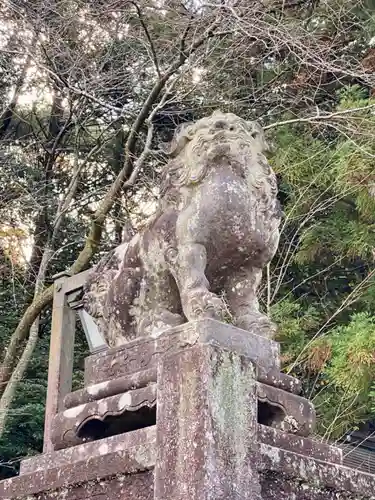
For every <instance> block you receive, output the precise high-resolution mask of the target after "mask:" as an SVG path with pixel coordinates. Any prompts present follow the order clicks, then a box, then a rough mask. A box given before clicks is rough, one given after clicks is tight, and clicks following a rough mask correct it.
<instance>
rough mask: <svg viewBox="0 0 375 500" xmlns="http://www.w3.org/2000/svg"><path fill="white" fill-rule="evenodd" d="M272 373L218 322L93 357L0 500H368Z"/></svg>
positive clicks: (371, 484) (251, 346) (270, 346)
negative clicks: (42, 442)
mask: <svg viewBox="0 0 375 500" xmlns="http://www.w3.org/2000/svg"><path fill="white" fill-rule="evenodd" d="M279 368H280V365H279V351H278V345H277V344H276V343H275V342H273V341H270V340H267V339H264V338H262V337H259V336H257V335H254V334H250V333H248V332H245V331H243V330H240V329H238V328H235V327H233V326H230V325H226V324H222V323H219V322H217V321H213V320H201V321H197V322H194V323H189V324H186V325H182V326H179V327H175V328H172V329H170V330H168V331H165V332H164V333H162V334H161V335H160V336H159V337H157V338H145V339H138V340H136V341H134V342H131V343H130V344H127V345H126V346H122V347H121V348H118V349H113V350H107V351H105V352H101V353H98V354H96V355H93V356H90V357H89V358H88V359H87V360H86V368H85V386H84V388H82V389H81V390H80V391H76V392H74V393H68V394H66V395H65V397H64V399H63V400H62V401H61V404H59V405H58V406H59V407H58V408H57V410H56V411H57V412H56V413H54V414H51V415H49V418H48V422H49V425H50V427H49V432H48V439H49V445H48V451H47V452H46V453H44V454H43V455H40V456H38V457H33V458H30V459H27V460H24V461H23V462H22V464H21V473H20V476H19V477H17V478H12V479H9V480H6V481H2V482H0V499H9V500H11V499H12V500H15V499H19V500H32V499H35V500H36V499H45V500H47V499H68V500H78V499H80V500H84V499H87V500H88V499H97V500H106V499H111V500H112V499H118V500H132V499H134V500H153V499H155V500H270V499H277V500H291V499H293V500H323V499H327V500H334V499H335V500H337V499H350V500H365V499H366V500H370V499H374V498H375V476H372V475H369V474H364V473H360V472H357V471H354V470H351V469H348V468H345V467H343V466H342V457H341V451H340V450H339V449H337V448H335V447H332V446H329V445H327V444H324V443H320V442H317V441H314V440H313V439H310V438H309V435H310V434H311V433H312V431H313V428H314V421H315V412H314V408H313V406H312V405H311V403H310V402H309V401H307V400H306V399H304V398H303V397H301V396H300V395H299V392H300V384H299V382H298V381H297V380H296V379H294V378H293V377H290V376H287V375H284V374H282V373H280V369H279Z"/></svg>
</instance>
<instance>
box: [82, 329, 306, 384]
mask: <svg viewBox="0 0 375 500" xmlns="http://www.w3.org/2000/svg"><path fill="white" fill-rule="evenodd" d="M200 343H201V344H202V343H203V344H204V343H208V344H212V345H218V346H221V347H224V348H227V349H229V350H231V351H235V352H237V353H239V354H243V355H244V356H247V357H249V358H250V359H251V360H252V361H253V362H254V363H255V364H256V365H257V366H259V367H262V368H263V370H262V372H261V373H262V374H263V376H264V377H265V376H266V373H268V372H270V378H269V379H268V380H270V379H272V374H273V376H274V380H275V381H276V382H277V381H280V382H279V383H280V384H287V385H291V382H292V381H295V379H293V378H292V377H288V376H287V375H279V376H278V377H276V371H277V369H278V368H279V367H280V359H279V345H278V344H277V343H276V342H274V341H272V340H270V339H266V338H265V337H261V336H260V335H256V334H254V333H250V332H246V331H244V330H241V329H240V328H236V327H234V326H232V325H227V324H225V323H221V322H219V321H215V320H212V319H202V320H198V321H193V322H190V323H187V324H184V325H181V326H177V327H174V328H170V329H169V330H168V331H166V332H164V333H161V334H160V335H159V336H158V338H156V339H155V338H151V337H147V338H144V339H138V340H135V341H132V342H129V343H128V344H126V345H124V346H121V347H119V348H117V349H110V350H108V351H107V352H101V353H98V354H95V355H93V356H89V357H88V358H86V362H85V386H86V387H87V386H90V385H93V384H98V383H101V382H105V381H107V380H111V379H114V378H116V377H123V376H127V375H129V374H133V373H135V372H137V371H139V370H146V369H147V370H148V369H152V368H154V367H155V366H156V365H157V361H158V359H159V358H160V356H163V355H164V354H165V353H170V352H176V351H179V350H181V349H184V348H188V347H191V346H194V345H197V344H200ZM271 370H272V372H271ZM295 387H296V389H297V388H298V384H297V383H296V384H295ZM297 390H298V389H297ZM292 392H295V391H294V390H293V391H292Z"/></svg>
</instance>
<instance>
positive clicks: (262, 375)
mask: <svg viewBox="0 0 375 500" xmlns="http://www.w3.org/2000/svg"><path fill="white" fill-rule="evenodd" d="M257 380H258V381H259V382H263V383H264V384H266V385H272V387H277V388H279V389H282V390H283V391H287V392H291V393H293V394H300V393H301V391H302V384H301V382H300V381H299V380H298V379H297V378H295V377H291V376H290V375H286V374H285V373H282V372H280V370H279V369H276V368H270V369H267V368H264V367H263V366H262V365H260V364H259V363H258V365H257Z"/></svg>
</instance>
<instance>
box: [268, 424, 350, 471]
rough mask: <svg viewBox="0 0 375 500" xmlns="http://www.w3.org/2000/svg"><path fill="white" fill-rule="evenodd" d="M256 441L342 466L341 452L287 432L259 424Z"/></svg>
mask: <svg viewBox="0 0 375 500" xmlns="http://www.w3.org/2000/svg"><path fill="white" fill-rule="evenodd" d="M258 441H259V442H260V443H264V444H269V445H271V446H273V447H276V448H282V449H284V450H287V451H293V452H294V453H299V454H300V455H306V456H308V457H310V458H317V459H318V460H322V461H323V462H332V463H334V464H342V450H341V449H340V448H337V447H335V446H330V445H328V444H325V443H321V442H319V441H313V440H312V439H308V438H306V437H300V436H295V435H293V434H288V433H287V432H284V431H281V430H278V429H274V428H272V427H266V426H264V425H261V424H259V426H258Z"/></svg>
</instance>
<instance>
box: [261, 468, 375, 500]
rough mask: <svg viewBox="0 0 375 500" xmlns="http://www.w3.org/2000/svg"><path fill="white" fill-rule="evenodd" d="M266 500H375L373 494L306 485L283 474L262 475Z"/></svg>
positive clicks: (269, 473) (263, 493)
mask: <svg viewBox="0 0 375 500" xmlns="http://www.w3.org/2000/svg"><path fill="white" fill-rule="evenodd" d="M260 482H261V486H262V495H263V499H264V500H374V499H375V496H374V495H373V492H371V491H368V492H367V494H366V495H363V494H362V493H353V492H348V491H342V490H340V491H338V490H333V489H331V488H325V487H324V486H323V487H319V486H316V485H314V484H311V483H306V482H304V481H301V479H297V478H295V477H290V476H286V475H285V474H282V473H281V472H277V473H275V472H265V473H260Z"/></svg>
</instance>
